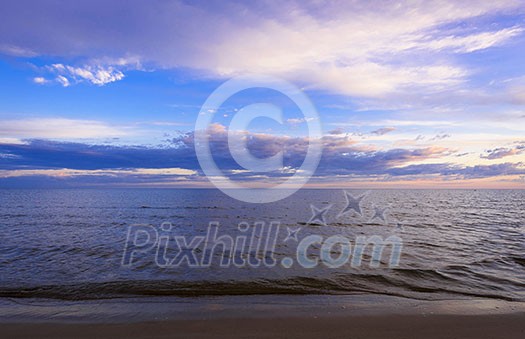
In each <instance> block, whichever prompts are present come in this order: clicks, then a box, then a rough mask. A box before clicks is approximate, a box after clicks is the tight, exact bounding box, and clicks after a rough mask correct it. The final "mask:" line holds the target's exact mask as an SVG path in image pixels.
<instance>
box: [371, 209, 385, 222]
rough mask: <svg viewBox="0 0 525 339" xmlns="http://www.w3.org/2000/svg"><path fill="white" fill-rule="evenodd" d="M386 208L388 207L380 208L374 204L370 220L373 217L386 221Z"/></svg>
mask: <svg viewBox="0 0 525 339" xmlns="http://www.w3.org/2000/svg"><path fill="white" fill-rule="evenodd" d="M387 210H388V208H381V207H378V206H374V215H373V216H372V218H370V221H373V220H374V219H381V221H382V222H383V223H384V222H386V218H385V212H386V211H387Z"/></svg>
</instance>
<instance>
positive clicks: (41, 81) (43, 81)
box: [33, 77, 49, 85]
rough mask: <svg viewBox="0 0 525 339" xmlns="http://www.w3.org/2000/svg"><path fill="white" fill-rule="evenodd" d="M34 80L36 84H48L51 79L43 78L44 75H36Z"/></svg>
mask: <svg viewBox="0 0 525 339" xmlns="http://www.w3.org/2000/svg"><path fill="white" fill-rule="evenodd" d="M33 82H34V83H35V84H39V85H43V84H47V83H48V82H49V80H47V79H46V78H43V77H34V78H33Z"/></svg>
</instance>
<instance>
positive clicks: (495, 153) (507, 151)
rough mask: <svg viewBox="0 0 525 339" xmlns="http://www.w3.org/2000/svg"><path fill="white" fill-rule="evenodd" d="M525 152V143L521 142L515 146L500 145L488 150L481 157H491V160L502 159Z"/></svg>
mask: <svg viewBox="0 0 525 339" xmlns="http://www.w3.org/2000/svg"><path fill="white" fill-rule="evenodd" d="M523 152H525V143H521V144H519V145H517V146H514V147H510V148H507V147H499V148H494V149H489V150H486V151H485V153H486V154H481V155H480V158H483V159H489V160H495V159H501V158H504V157H509V156H512V155H518V154H522V153H523Z"/></svg>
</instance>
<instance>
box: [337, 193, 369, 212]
mask: <svg viewBox="0 0 525 339" xmlns="http://www.w3.org/2000/svg"><path fill="white" fill-rule="evenodd" d="M343 192H344V194H345V199H346V207H345V208H344V209H343V210H342V211H341V212H340V213H339V215H338V217H340V216H342V215H345V214H347V213H349V212H351V211H355V212H356V213H357V214H359V215H363V213H362V212H361V200H363V198H364V197H365V195H366V194H363V195H362V196H360V197H358V198H356V197H354V196H353V195H351V194H350V193H348V192H347V191H343Z"/></svg>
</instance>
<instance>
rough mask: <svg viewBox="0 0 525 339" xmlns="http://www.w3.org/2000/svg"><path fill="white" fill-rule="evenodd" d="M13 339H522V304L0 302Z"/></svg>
mask: <svg viewBox="0 0 525 339" xmlns="http://www.w3.org/2000/svg"><path fill="white" fill-rule="evenodd" d="M0 331H1V332H2V333H3V334H4V336H6V337H11V338H37V337H39V338H46V337H47V338H71V337H76V338H91V337H97V338H112V337H127V338H146V337H147V338H150V337H168V336H169V337H183V338H205V337H215V338H217V337H218V338H229V337H242V338H247V337H248V338H284V337H286V338H314V337H315V338H318V337H320V336H323V337H327V338H349V337H352V338H354V337H355V338H420V337H423V336H425V337H428V338H443V337H461V338H500V337H505V338H522V337H524V335H525V302H509V301H502V300H493V299H450V300H439V301H424V300H414V299H406V298H401V297H391V296H384V295H367V294H364V295H345V296H333V295H305V296H291V295H279V296H276V295H260V296H224V297H199V298H180V297H153V298H133V299H110V300H90V301H78V302H69V301H68V302H65V301H57V300H13V299H9V300H6V299H1V300H0Z"/></svg>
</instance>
